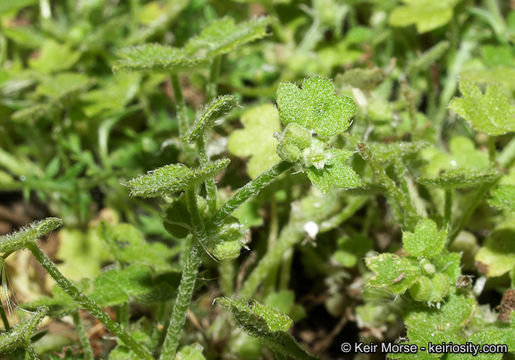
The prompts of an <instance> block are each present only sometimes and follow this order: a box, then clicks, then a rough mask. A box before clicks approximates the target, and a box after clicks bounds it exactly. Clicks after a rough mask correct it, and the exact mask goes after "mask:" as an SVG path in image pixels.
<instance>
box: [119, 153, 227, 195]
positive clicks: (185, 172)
mask: <svg viewBox="0 0 515 360" xmlns="http://www.w3.org/2000/svg"><path fill="white" fill-rule="evenodd" d="M229 163H230V160H229V159H221V160H217V161H215V162H212V163H210V164H209V165H207V166H205V167H203V168H198V169H190V168H188V167H186V166H185V165H182V164H172V165H166V166H163V167H161V168H158V169H155V170H152V171H150V172H149V173H148V174H147V175H143V176H140V177H137V178H134V179H131V180H129V181H128V182H127V183H126V184H125V185H126V186H127V187H128V188H129V190H130V194H131V196H140V197H144V198H151V197H157V196H166V195H170V194H173V193H175V192H178V191H183V190H186V189H187V188H188V187H190V186H193V185H195V184H198V183H201V182H202V181H204V180H205V179H206V178H208V177H211V176H214V175H216V174H218V173H219V172H220V171H222V170H223V169H225V168H226V167H227V165H229Z"/></svg>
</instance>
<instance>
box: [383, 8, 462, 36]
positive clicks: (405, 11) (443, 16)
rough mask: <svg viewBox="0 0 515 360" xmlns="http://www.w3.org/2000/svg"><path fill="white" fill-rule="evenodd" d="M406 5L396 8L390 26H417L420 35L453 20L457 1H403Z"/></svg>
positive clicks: (391, 16)
mask: <svg viewBox="0 0 515 360" xmlns="http://www.w3.org/2000/svg"><path fill="white" fill-rule="evenodd" d="M403 2H404V3H405V4H406V5H403V6H399V7H397V8H395V9H394V10H393V11H392V13H391V14H390V19H389V22H390V25H392V26H408V25H412V24H415V25H416V27H417V31H418V32H419V33H425V32H428V31H431V30H434V29H436V28H439V27H440V26H443V25H445V24H447V23H448V22H449V21H450V20H451V19H452V14H453V8H454V6H455V5H456V3H457V2H458V1H457V0H440V1H432V0H403Z"/></svg>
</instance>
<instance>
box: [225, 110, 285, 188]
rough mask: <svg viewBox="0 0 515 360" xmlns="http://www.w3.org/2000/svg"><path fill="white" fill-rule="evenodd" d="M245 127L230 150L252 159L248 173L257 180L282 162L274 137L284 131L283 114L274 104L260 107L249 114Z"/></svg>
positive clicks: (243, 118)
mask: <svg viewBox="0 0 515 360" xmlns="http://www.w3.org/2000/svg"><path fill="white" fill-rule="evenodd" d="M241 123H242V124H243V129H238V130H235V131H233V132H232V133H231V135H230V136H229V140H228V143H227V149H228V150H229V152H230V153H232V154H234V155H237V156H245V157H250V160H249V162H248V163H247V172H248V174H249V176H250V177H251V178H253V179H254V178H256V177H257V176H258V175H259V174H261V173H262V172H263V171H265V170H267V169H269V168H270V167H272V166H273V165H275V164H277V163H278V162H279V161H280V158H279V157H278V156H277V154H276V151H275V150H276V147H277V140H276V139H275V138H274V136H273V135H274V133H275V132H277V131H280V129H281V125H280V122H279V114H278V112H277V109H276V108H275V106H274V105H272V104H264V105H259V106H257V107H254V108H251V109H249V110H247V111H245V112H244V113H243V115H242V116H241Z"/></svg>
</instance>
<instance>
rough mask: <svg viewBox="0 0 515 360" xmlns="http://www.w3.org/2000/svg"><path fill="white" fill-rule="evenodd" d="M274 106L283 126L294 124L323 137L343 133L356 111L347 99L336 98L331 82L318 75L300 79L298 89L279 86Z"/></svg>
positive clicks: (284, 84) (351, 102) (283, 85)
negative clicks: (300, 87) (276, 106)
mask: <svg viewBox="0 0 515 360" xmlns="http://www.w3.org/2000/svg"><path fill="white" fill-rule="evenodd" d="M277 104H278V105H279V114H280V116H281V121H282V122H283V124H285V125H288V124H290V123H297V124H299V125H301V126H304V127H305V128H308V129H312V130H314V131H315V132H316V133H317V134H320V135H323V136H330V135H336V134H340V133H342V132H344V131H345V130H347V128H348V127H349V126H350V125H351V121H350V119H351V117H352V116H353V115H354V112H355V111H356V105H355V104H354V101H353V100H352V99H351V98H348V97H345V96H337V95H336V94H335V90H334V85H333V84H332V82H331V81H330V80H328V79H326V78H322V77H318V76H317V77H312V78H309V79H306V80H304V82H303V83H302V89H299V88H298V87H297V85H295V84H293V83H288V82H283V83H281V84H280V85H279V89H278V90H277Z"/></svg>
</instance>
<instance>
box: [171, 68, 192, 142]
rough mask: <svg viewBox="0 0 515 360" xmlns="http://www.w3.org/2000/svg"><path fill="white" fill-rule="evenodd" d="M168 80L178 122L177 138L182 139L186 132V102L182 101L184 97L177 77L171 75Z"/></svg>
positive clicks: (187, 125)
mask: <svg viewBox="0 0 515 360" xmlns="http://www.w3.org/2000/svg"><path fill="white" fill-rule="evenodd" d="M170 80H171V82H172V89H173V94H174V97H175V107H176V111H177V120H178V121H179V137H180V139H183V137H184V136H185V135H186V133H187V132H188V127H189V124H188V112H187V109H186V102H185V101H184V96H183V95H182V88H181V82H180V80H179V75H177V74H175V73H174V74H172V75H171V76H170Z"/></svg>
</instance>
